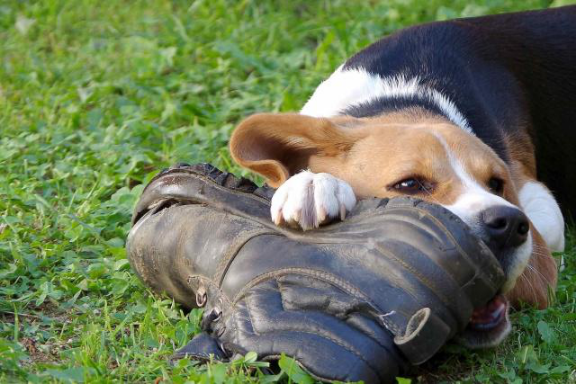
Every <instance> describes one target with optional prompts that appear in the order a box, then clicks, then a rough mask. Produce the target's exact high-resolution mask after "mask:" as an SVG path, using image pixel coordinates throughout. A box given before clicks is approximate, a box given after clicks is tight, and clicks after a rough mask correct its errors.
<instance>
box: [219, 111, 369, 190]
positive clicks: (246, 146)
mask: <svg viewBox="0 0 576 385" xmlns="http://www.w3.org/2000/svg"><path fill="white" fill-rule="evenodd" d="M351 124H352V123H351V120H350V119H348V120H346V119H344V120H342V122H341V124H336V123H335V121H333V120H330V119H326V118H314V117H311V116H306V115H300V114H295V113H290V114H256V115H252V116H250V117H249V118H247V119H245V120H244V121H243V122H242V123H240V125H239V126H238V127H237V128H236V129H235V130H234V132H233V133H232V137H231V138H230V153H231V154H232V158H233V159H234V160H235V161H236V162H237V163H238V164H239V165H240V166H242V167H245V168H247V169H250V170H252V171H254V172H256V173H258V174H260V175H262V176H264V177H265V178H266V179H267V183H268V184H269V185H270V186H272V187H278V186H280V185H281V184H282V183H284V182H285V181H286V179H288V178H289V177H290V176H291V175H294V174H295V173H297V172H299V171H301V170H304V169H306V168H307V167H308V162H309V159H310V157H311V156H314V155H319V156H337V155H339V154H342V153H343V152H345V151H347V150H349V149H350V147H352V145H353V144H354V142H355V141H356V140H357V136H358V135H355V134H354V130H351V129H349V128H347V127H345V126H349V125H351Z"/></svg>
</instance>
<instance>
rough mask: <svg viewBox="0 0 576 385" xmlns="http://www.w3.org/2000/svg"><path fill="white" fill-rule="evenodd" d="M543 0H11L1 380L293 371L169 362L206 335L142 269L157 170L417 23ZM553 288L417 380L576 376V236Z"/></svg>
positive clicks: (0, 162) (2, 108)
mask: <svg viewBox="0 0 576 385" xmlns="http://www.w3.org/2000/svg"><path fill="white" fill-rule="evenodd" d="M550 5H553V6H555V5H561V3H560V2H559V1H555V2H554V4H550V2H549V1H543V0H524V1H521V2H520V1H515V0H484V1H480V0H478V1H463V0H457V1H447V0H446V1H439V0H431V1H420V0H390V1H350V0H348V1H312V0H290V1H288V0H287V1H273V0H268V1H265V0H254V1H251V0H243V1H224V0H205V1H203V0H197V1H168V0H164V1H163V0H157V1H152V0H150V1H126V0H124V1H121V0H106V1H101V0H100V1H99V0H73V1H67V0H45V1H25V0H3V1H2V2H0V41H1V43H0V60H1V62H0V133H1V136H0V198H1V199H0V382H267V381H271V382H278V381H279V382H291V381H293V382H297V381H299V380H300V379H301V378H300V377H299V373H298V372H297V371H294V370H291V369H290V360H289V359H286V360H285V361H284V364H283V368H284V370H283V373H282V375H280V376H276V377H266V376H264V374H263V373H262V371H261V370H259V368H258V367H259V364H258V362H255V360H254V357H253V356H248V357H245V358H244V359H240V360H238V361H236V362H234V363H232V364H229V365H224V364H218V363H213V364H210V365H203V366H193V365H191V364H190V363H189V362H186V361H180V362H178V363H175V364H174V365H171V364H170V362H169V361H168V358H169V356H170V354H171V353H172V352H173V350H174V349H175V348H178V347H181V346H183V345H184V344H185V343H186V342H187V341H188V340H190V338H192V336H193V335H194V334H195V333H196V332H198V330H199V327H198V321H199V317H200V316H201V314H200V312H198V311H193V312H191V313H190V314H185V313H184V312H183V311H182V310H181V309H180V308H179V306H178V305H177V304H174V303H173V302H172V301H171V300H170V299H169V298H167V297H162V296H159V295H154V294H152V293H151V292H150V291H149V290H148V289H147V288H146V287H144V286H143V285H142V284H141V283H140V282H139V281H138V279H137V278H136V276H135V275H134V274H133V273H132V272H131V270H130V266H129V264H128V261H127V260H126V253H125V250H124V241H125V238H126V234H127V232H128V230H129V228H130V215H131V211H132V208H133V205H134V203H135V201H136V199H137V197H138V196H139V194H140V192H141V191H142V187H143V185H144V184H145V183H146V182H147V181H149V180H150V179H151V178H152V177H153V176H154V175H155V174H156V173H157V172H158V170H160V169H162V168H163V167H166V166H168V165H170V164H173V163H176V162H178V161H186V162H189V163H193V162H211V163H213V164H215V165H216V166H218V167H221V168H224V169H228V170H231V171H234V172H238V173H240V172H241V171H240V170H239V169H238V168H237V166H235V165H234V164H233V163H232V162H231V159H230V156H229V153H228V150H227V147H226V146H227V140H228V138H229V135H230V132H231V130H232V128H233V127H234V126H235V124H237V123H238V122H239V120H240V119H242V118H243V117H245V116H247V115H249V114H251V113H254V112H257V111H296V110H298V109H299V108H300V107H301V106H302V105H303V103H304V102H305V101H306V99H307V98H308V97H309V96H310V95H311V92H312V91H313V90H314V88H315V87H316V86H317V85H318V83H319V82H320V81H321V80H322V79H323V78H325V77H326V76H327V75H329V74H330V73H331V72H332V71H333V69H335V68H336V67H337V66H338V65H339V64H340V63H341V62H342V61H343V60H344V59H345V58H346V57H348V56H349V55H351V54H352V53H354V52H356V51H357V50H359V49H360V48H362V47H364V46H366V45H367V44H369V43H370V42H372V41H375V40H376V39H378V38H379V37H381V36H383V35H386V34H389V33H391V32H392V31H394V30H396V29H399V28H401V27H404V26H408V25H412V24H415V23H419V22H424V21H432V20H443V19H448V18H454V17H460V16H475V15H483V14H489V13H496V12H503V11H511V10H520V9H536V8H543V7H547V6H550ZM565 255H566V260H567V268H566V270H565V271H564V272H563V273H562V274H561V280H560V284H559V288H558V292H557V299H556V302H555V304H554V306H552V307H551V308H550V309H548V310H544V311H536V310H529V309H528V310H524V311H521V312H516V313H514V314H513V315H512V318H513V322H514V325H515V329H514V332H513V334H512V335H511V337H510V338H509V339H508V340H507V341H506V343H505V344H503V345H502V346H500V347H498V348H497V349H492V350H486V351H481V352H476V353H471V352H468V351H465V350H464V349H462V348H459V347H458V346H455V345H449V346H448V347H446V348H445V349H444V350H443V352H442V353H441V354H440V355H439V356H437V357H436V358H434V359H433V360H432V361H431V362H429V363H427V364H425V365H424V366H423V367H422V368H418V369H415V370H414V371H413V372H411V373H408V374H407V375H406V378H407V379H409V380H410V381H412V382H413V383H415V382H421V381H431V382H453V381H461V382H568V383H570V382H572V383H574V382H576V347H575V346H574V342H575V341H576V314H575V307H576V292H575V291H576V261H575V259H574V257H575V256H576V242H575V237H574V233H573V234H572V236H571V239H570V242H569V243H568V248H567V251H566V253H565Z"/></svg>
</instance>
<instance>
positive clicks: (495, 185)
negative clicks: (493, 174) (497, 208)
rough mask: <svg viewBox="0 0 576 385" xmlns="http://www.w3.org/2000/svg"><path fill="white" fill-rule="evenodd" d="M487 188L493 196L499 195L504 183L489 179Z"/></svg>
mask: <svg viewBox="0 0 576 385" xmlns="http://www.w3.org/2000/svg"><path fill="white" fill-rule="evenodd" d="M488 188H489V189H490V191H492V192H493V193H494V194H497V195H501V194H502V192H503V191H504V181H503V180H502V179H500V178H490V180H489V181H488Z"/></svg>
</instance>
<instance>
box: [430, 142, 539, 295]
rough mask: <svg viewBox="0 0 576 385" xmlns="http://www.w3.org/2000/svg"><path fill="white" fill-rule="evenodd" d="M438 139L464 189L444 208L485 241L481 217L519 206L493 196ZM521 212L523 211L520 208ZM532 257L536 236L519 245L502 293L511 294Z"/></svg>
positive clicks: (444, 143) (446, 145) (529, 237)
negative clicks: (500, 208)
mask: <svg viewBox="0 0 576 385" xmlns="http://www.w3.org/2000/svg"><path fill="white" fill-rule="evenodd" d="M437 138H438V140H439V141H440V142H441V143H442V145H443V146H444V150H445V151H446V154H447V156H448V159H449V161H450V165H451V167H452V169H453V170H454V172H455V173H456V175H457V176H458V178H459V179H460V180H461V182H462V185H463V186H464V192H463V193H462V194H461V195H460V196H459V197H458V199H457V200H456V202H454V203H453V204H450V205H443V206H444V207H445V208H447V209H448V210H450V211H452V212H453V213H454V214H456V215H457V216H458V217H459V218H460V219H462V220H463V221H464V222H465V223H466V224H467V225H468V226H469V227H470V229H471V230H472V232H474V233H475V234H476V235H478V236H479V237H481V238H482V235H483V233H484V229H483V226H484V225H483V224H482V221H481V220H480V214H481V213H482V212H483V211H484V210H486V209H488V208H489V207H493V206H508V207H515V208H518V207H516V206H515V205H513V204H512V203H510V202H508V201H507V200H505V199H504V198H502V197H499V196H498V195H496V194H492V193H491V192H489V191H488V190H486V189H485V188H484V187H483V186H481V185H480V184H479V183H478V182H477V181H476V180H475V179H474V178H473V177H472V176H470V174H468V172H466V170H465V169H464V167H463V166H462V164H461V163H460V161H459V160H458V159H457V158H456V156H454V154H453V153H452V151H451V150H450V148H449V147H448V144H447V143H446V142H445V141H444V139H443V138H442V137H441V136H439V135H437ZM518 209H519V208H518ZM531 255H532V236H531V235H529V236H528V239H527V241H526V242H524V244H523V245H522V246H519V247H518V248H517V249H516V250H515V252H514V256H513V258H514V260H513V262H512V264H511V266H510V270H509V272H508V280H507V281H506V282H505V284H504V286H503V288H502V291H503V292H507V291H508V290H511V289H512V288H513V287H514V284H515V283H516V279H518V277H519V276H520V274H522V272H523V271H524V269H525V268H526V265H527V264H528V261H529V259H530V256H531Z"/></svg>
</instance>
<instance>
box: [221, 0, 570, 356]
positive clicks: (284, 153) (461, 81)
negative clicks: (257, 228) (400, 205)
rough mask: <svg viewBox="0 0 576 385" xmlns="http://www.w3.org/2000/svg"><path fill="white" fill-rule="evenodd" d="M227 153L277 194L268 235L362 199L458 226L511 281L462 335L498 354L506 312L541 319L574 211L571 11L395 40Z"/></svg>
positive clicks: (260, 117) (252, 125) (441, 25)
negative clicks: (454, 220) (410, 206)
mask: <svg viewBox="0 0 576 385" xmlns="http://www.w3.org/2000/svg"><path fill="white" fill-rule="evenodd" d="M230 150H231V154H232V157H233V158H234V160H235V161H236V162H237V163H238V164H240V165H241V166H243V167H245V168H248V169H250V170H252V171H254V172H256V173H259V174H261V175H263V176H264V177H265V178H266V181H267V183H268V184H269V185H271V186H273V187H277V188H278V190H277V191H276V193H275V195H274V197H273V199H272V208H271V215H272V219H273V220H274V222H275V223H276V224H278V225H281V224H296V225H298V226H300V227H301V228H302V229H304V230H306V229H312V228H315V227H318V226H321V225H322V224H324V223H327V222H329V221H332V220H334V219H341V220H343V219H344V218H345V217H346V213H347V212H348V211H349V210H351V209H352V208H353V207H354V205H355V203H356V201H357V200H358V199H363V198H369V197H379V198H386V197H394V196H399V195H411V196H415V197H419V198H421V199H423V200H426V201H430V202H434V203H437V204H440V205H443V206H444V207H446V208H447V209H449V210H450V211H452V212H453V213H454V214H456V215H457V216H459V217H460V218H461V219H462V220H463V221H464V222H466V223H467V224H468V226H469V227H470V228H471V229H472V231H473V232H474V233H475V234H477V235H478V236H479V237H480V238H482V239H483V240H484V241H485V242H486V244H487V245H488V246H489V247H490V248H491V249H492V251H493V252H494V254H495V255H496V257H497V258H498V259H499V260H500V262H501V263H502V266H503V269H504V272H505V274H506V277H507V280H506V283H505V285H504V287H503V288H502V291H501V294H499V295H497V296H496V297H495V298H494V299H493V300H492V301H491V302H490V303H488V304H487V305H486V306H484V307H482V308H479V309H476V310H475V311H474V314H473V316H472V319H471V322H470V325H469V326H468V328H467V330H466V331H465V332H464V334H463V336H462V341H463V342H464V343H465V344H466V345H468V346H470V347H487V346H494V345H496V344H498V343H500V341H502V340H503V339H504V337H505V336H506V335H507V334H508V333H509V331H510V322H509V319H508V309H509V303H511V304H512V305H514V306H516V305H520V304H521V303H528V304H531V305H535V306H537V307H539V308H545V307H546V306H548V304H549V294H550V290H553V289H554V288H555V285H556V280H557V265H556V260H555V259H554V258H553V256H552V254H551V252H553V251H562V250H563V249H564V218H563V212H562V211H561V209H560V207H562V210H564V214H566V213H570V212H573V209H574V208H575V207H576V200H575V199H574V198H573V197H574V194H576V174H575V171H576V6H569V7H563V8H556V9H548V10H542V11H530V12H520V13H511V14H502V15H494V16H486V17H478V18H469V19H458V20H451V21H445V22H436V23H430V24H424V25H419V26H415V27H411V28H407V29H404V30H401V31H399V32H397V33H395V34H393V35H390V36H388V37H386V38H384V39H382V40H380V41H378V42H376V43H375V44H373V45H371V46H369V47H368V48H366V49H364V50H362V51H361V52H359V53H358V54H356V55H354V56H353V57H351V58H350V59H349V60H347V61H346V62H345V63H344V64H343V65H341V66H340V67H339V68H338V69H337V70H336V72H334V73H333V74H332V75H331V76H330V77H329V78H328V79H327V80H325V81H324V82H323V83H322V84H320V86H319V87H318V88H317V89H316V91H315V92H314V94H313V95H312V97H311V98H310V100H308V102H307V103H306V104H305V105H304V107H303V108H302V110H301V111H300V113H299V114H297V113H283V114H257V115H253V116H251V117H249V118H248V119H246V120H244V121H243V122H242V123H241V124H240V125H239V126H238V127H237V129H236V130H235V131H234V133H233V135H232V138H231V140H230ZM557 202H559V203H560V204H559V203H557Z"/></svg>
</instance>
